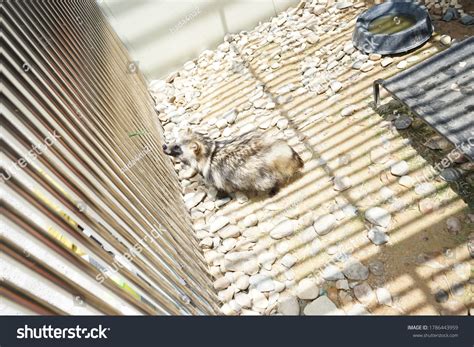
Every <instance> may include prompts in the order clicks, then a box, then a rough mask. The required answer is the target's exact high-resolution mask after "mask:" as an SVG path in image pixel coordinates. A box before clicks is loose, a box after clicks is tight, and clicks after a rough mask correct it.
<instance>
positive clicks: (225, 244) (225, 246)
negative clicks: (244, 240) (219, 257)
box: [221, 238, 237, 253]
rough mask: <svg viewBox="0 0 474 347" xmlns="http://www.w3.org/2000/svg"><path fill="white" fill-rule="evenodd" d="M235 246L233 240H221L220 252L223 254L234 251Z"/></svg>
mask: <svg viewBox="0 0 474 347" xmlns="http://www.w3.org/2000/svg"><path fill="white" fill-rule="evenodd" d="M236 244H237V240H236V239H235V238H228V239H225V240H222V247H221V248H222V251H223V252H224V253H227V252H229V251H230V250H232V249H234V247H235V245H236Z"/></svg>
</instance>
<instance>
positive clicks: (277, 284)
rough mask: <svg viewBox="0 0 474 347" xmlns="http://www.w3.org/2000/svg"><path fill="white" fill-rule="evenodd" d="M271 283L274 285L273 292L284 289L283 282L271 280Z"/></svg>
mask: <svg viewBox="0 0 474 347" xmlns="http://www.w3.org/2000/svg"><path fill="white" fill-rule="evenodd" d="M273 284H274V285H275V292H277V293H280V292H282V291H283V290H285V283H283V282H280V281H277V280H273Z"/></svg>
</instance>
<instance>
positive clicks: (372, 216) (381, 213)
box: [365, 207, 392, 228]
mask: <svg viewBox="0 0 474 347" xmlns="http://www.w3.org/2000/svg"><path fill="white" fill-rule="evenodd" d="M365 219H367V220H368V221H369V222H370V223H372V224H375V225H378V226H381V227H383V228H386V227H388V226H389V224H390V221H391V220H392V217H391V215H390V212H388V211H387V210H385V209H383V208H381V207H372V208H369V209H368V210H367V211H365Z"/></svg>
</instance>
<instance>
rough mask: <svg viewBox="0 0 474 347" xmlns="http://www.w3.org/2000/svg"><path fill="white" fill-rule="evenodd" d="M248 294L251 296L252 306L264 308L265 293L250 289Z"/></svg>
mask: <svg viewBox="0 0 474 347" xmlns="http://www.w3.org/2000/svg"><path fill="white" fill-rule="evenodd" d="M250 296H251V297H252V306H253V307H255V308H256V309H257V310H258V309H262V310H264V309H266V308H267V307H268V299H267V297H266V296H265V294H263V293H260V292H259V291H257V290H252V291H250Z"/></svg>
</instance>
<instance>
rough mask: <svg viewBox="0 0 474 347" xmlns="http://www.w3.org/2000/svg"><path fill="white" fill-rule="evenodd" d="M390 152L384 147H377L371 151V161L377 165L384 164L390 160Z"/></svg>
mask: <svg viewBox="0 0 474 347" xmlns="http://www.w3.org/2000/svg"><path fill="white" fill-rule="evenodd" d="M389 154H390V153H389V152H388V151H387V150H386V149H385V148H383V147H377V148H375V149H373V150H371V151H370V159H371V160H372V162H373V163H375V164H383V163H385V162H387V160H388V159H389Z"/></svg>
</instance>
